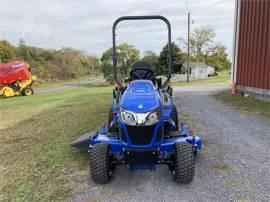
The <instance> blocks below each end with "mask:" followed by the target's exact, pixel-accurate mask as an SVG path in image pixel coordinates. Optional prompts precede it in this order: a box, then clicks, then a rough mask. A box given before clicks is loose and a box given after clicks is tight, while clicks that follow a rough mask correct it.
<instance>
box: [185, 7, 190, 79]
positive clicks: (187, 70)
mask: <svg viewBox="0 0 270 202" xmlns="http://www.w3.org/2000/svg"><path fill="white" fill-rule="evenodd" d="M189 47H190V12H188V61H187V69H186V73H187V82H189V73H190V68H189V63H190V50H189V49H190V48H189Z"/></svg>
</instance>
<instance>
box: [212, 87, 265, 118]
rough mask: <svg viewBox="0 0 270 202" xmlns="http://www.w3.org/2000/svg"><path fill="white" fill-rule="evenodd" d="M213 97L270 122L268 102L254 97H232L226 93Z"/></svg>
mask: <svg viewBox="0 0 270 202" xmlns="http://www.w3.org/2000/svg"><path fill="white" fill-rule="evenodd" d="M214 97H215V98H216V99H218V100H221V101H222V102H224V103H225V104H227V105H231V106H233V107H235V108H236V109H239V110H242V111H245V112H247V113H252V114H255V115H258V116H262V117H265V118H266V119H267V120H269V121H270V102H267V101H262V100H258V99H256V98H254V97H242V96H240V95H232V94H230V93H228V92H220V93H218V94H216V95H214Z"/></svg>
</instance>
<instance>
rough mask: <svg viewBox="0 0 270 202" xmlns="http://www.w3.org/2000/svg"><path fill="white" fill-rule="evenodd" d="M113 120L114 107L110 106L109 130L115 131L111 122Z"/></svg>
mask: <svg viewBox="0 0 270 202" xmlns="http://www.w3.org/2000/svg"><path fill="white" fill-rule="evenodd" d="M112 120H113V109H112V107H110V110H109V115H108V132H114V128H111V127H110V124H111V122H112Z"/></svg>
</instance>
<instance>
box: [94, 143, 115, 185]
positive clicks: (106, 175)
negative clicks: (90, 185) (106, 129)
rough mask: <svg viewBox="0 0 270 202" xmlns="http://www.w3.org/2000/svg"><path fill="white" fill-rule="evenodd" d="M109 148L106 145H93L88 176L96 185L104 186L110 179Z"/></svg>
mask: <svg viewBox="0 0 270 202" xmlns="http://www.w3.org/2000/svg"><path fill="white" fill-rule="evenodd" d="M112 170H113V169H112V166H111V158H110V147H109V145H108V144H103V143H99V144H95V145H94V146H93V148H92V149H91V153H90V174H91V176H92V179H93V180H94V181H95V182H96V183H98V184H104V183H107V182H109V181H110V179H111V178H112Z"/></svg>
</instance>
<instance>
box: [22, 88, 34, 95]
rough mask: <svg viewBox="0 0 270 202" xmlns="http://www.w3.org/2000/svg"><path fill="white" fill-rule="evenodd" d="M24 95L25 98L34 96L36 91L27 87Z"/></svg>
mask: <svg viewBox="0 0 270 202" xmlns="http://www.w3.org/2000/svg"><path fill="white" fill-rule="evenodd" d="M22 94H23V95H24V96H29V95H33V94H34V90H33V89H32V88H31V87H30V86H26V87H25V88H24V89H23V90H22Z"/></svg>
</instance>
